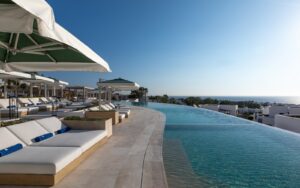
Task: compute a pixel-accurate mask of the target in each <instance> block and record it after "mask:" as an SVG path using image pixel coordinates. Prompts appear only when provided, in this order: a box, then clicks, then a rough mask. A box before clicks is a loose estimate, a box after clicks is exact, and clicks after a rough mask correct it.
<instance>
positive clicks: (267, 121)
mask: <svg viewBox="0 0 300 188" xmlns="http://www.w3.org/2000/svg"><path fill="white" fill-rule="evenodd" d="M262 123H263V124H267V125H272V126H273V125H274V117H268V116H263V117H262Z"/></svg>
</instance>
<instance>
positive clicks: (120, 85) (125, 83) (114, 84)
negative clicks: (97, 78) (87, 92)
mask: <svg viewBox="0 0 300 188" xmlns="http://www.w3.org/2000/svg"><path fill="white" fill-rule="evenodd" d="M98 86H99V90H101V88H105V90H106V94H107V98H108V101H109V102H110V101H111V97H112V93H113V92H114V91H131V90H136V89H139V88H140V86H139V84H137V83H135V82H132V81H129V80H125V79H123V78H116V79H113V80H105V81H101V82H100V83H99V84H98Z"/></svg>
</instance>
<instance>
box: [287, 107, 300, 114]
mask: <svg viewBox="0 0 300 188" xmlns="http://www.w3.org/2000/svg"><path fill="white" fill-rule="evenodd" d="M289 115H290V116H300V106H290V107H289Z"/></svg>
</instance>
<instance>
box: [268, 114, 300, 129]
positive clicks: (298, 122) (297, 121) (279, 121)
mask: <svg viewBox="0 0 300 188" xmlns="http://www.w3.org/2000/svg"><path fill="white" fill-rule="evenodd" d="M274 126H275V127H278V128H281V129H285V130H289V131H292V132H297V133H300V118H295V117H290V116H286V115H279V114H277V115H275V122H274Z"/></svg>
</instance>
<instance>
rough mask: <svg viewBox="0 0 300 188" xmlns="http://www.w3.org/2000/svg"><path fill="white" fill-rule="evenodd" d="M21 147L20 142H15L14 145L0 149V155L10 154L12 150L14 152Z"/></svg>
mask: <svg viewBox="0 0 300 188" xmlns="http://www.w3.org/2000/svg"><path fill="white" fill-rule="evenodd" d="M22 148H23V145H22V144H16V145H13V146H10V147H8V148H5V149H2V150H0V157H3V156H5V155H8V154H11V153H13V152H16V151H18V150H20V149H22Z"/></svg>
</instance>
